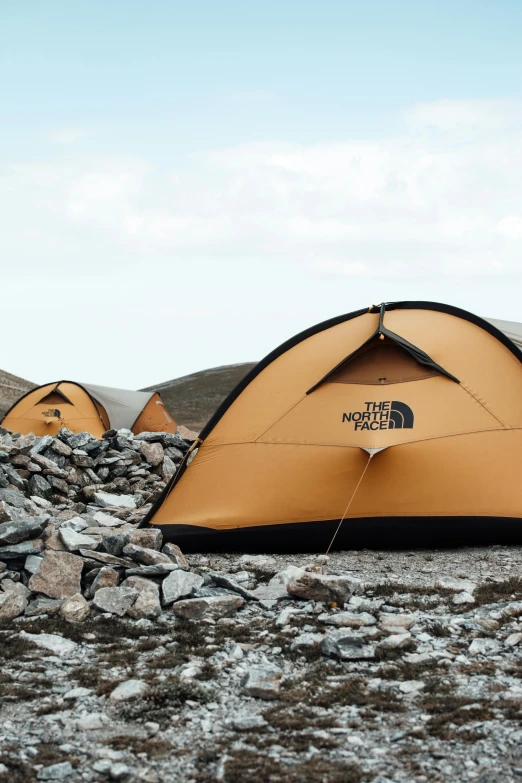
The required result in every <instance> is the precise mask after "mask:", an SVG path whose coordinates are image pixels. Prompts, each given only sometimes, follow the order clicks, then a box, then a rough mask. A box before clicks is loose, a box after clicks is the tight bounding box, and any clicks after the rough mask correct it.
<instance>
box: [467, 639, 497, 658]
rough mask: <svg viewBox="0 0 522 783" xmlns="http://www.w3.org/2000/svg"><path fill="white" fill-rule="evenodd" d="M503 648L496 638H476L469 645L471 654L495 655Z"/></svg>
mask: <svg viewBox="0 0 522 783" xmlns="http://www.w3.org/2000/svg"><path fill="white" fill-rule="evenodd" d="M500 649H501V644H500V642H499V641H497V640H496V639H487V638H486V639H474V640H473V641H472V642H471V644H470V646H469V647H468V652H469V654H470V655H495V654H496V653H498V652H499V651H500Z"/></svg>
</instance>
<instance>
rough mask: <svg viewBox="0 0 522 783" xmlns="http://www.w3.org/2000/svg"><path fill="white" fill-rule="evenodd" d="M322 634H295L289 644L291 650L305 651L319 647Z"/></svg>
mask: <svg viewBox="0 0 522 783" xmlns="http://www.w3.org/2000/svg"><path fill="white" fill-rule="evenodd" d="M323 638H324V636H323V634H322V633H301V634H299V636H296V637H295V639H294V640H293V641H292V644H291V645H290V650H291V651H292V652H307V651H308V650H315V649H317V648H318V647H319V645H320V644H321V642H322V640H323Z"/></svg>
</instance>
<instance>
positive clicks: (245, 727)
mask: <svg viewBox="0 0 522 783" xmlns="http://www.w3.org/2000/svg"><path fill="white" fill-rule="evenodd" d="M230 724H231V726H232V728H233V729H235V730H236V731H252V729H264V728H265V726H268V723H267V722H266V720H265V719H264V718H263V716H262V715H238V716H237V717H236V718H232V719H231V721H230Z"/></svg>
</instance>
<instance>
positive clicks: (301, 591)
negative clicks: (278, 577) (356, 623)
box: [287, 571, 357, 606]
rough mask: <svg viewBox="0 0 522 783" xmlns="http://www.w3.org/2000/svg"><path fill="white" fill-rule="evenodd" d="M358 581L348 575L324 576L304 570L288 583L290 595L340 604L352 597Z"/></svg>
mask: <svg viewBox="0 0 522 783" xmlns="http://www.w3.org/2000/svg"><path fill="white" fill-rule="evenodd" d="M356 585H357V583H356V582H354V580H353V579H350V578H348V577H346V576H323V575H322V574H316V573H312V572H310V571H304V572H303V573H302V574H300V575H298V576H296V577H295V578H293V579H292V580H291V581H290V582H289V583H288V585H287V590H288V593H289V595H294V596H296V597H297V598H305V599H307V600H311V601H324V602H326V603H335V604H340V605H341V606H342V605H343V604H344V603H345V602H346V601H347V600H348V599H349V598H350V596H351V595H352V593H353V591H354V589H355V587H356Z"/></svg>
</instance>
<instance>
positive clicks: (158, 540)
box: [129, 527, 166, 554]
mask: <svg viewBox="0 0 522 783" xmlns="http://www.w3.org/2000/svg"><path fill="white" fill-rule="evenodd" d="M129 536H130V543H131V544H135V545H136V546H142V547H144V548H145V549H155V550H157V551H158V552H159V551H160V550H161V545H162V544H163V534H162V532H161V530H157V529H156V528H153V527H141V528H140V527H139V528H137V529H136V528H135V529H134V530H130V531H129ZM164 554H166V553H164Z"/></svg>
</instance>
